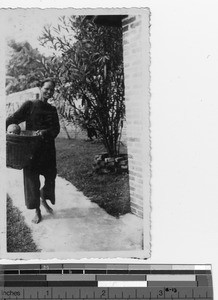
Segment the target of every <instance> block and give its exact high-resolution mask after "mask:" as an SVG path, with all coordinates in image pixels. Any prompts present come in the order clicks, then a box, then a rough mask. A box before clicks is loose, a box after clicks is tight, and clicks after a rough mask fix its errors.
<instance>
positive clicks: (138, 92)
mask: <svg viewBox="0 0 218 300" xmlns="http://www.w3.org/2000/svg"><path fill="white" fill-rule="evenodd" d="M122 28H123V47H124V49H123V55H124V77H125V103H126V119H127V124H126V125H127V128H126V131H127V148H128V156H129V183H130V201H131V210H132V212H133V213H134V214H136V215H138V216H140V217H144V218H145V217H147V218H148V219H149V211H150V209H149V206H150V138H149V98H150V94H149V64H150V59H149V48H150V44H149V10H146V9H145V10H144V13H143V14H140V15H134V16H131V15H129V16H128V17H127V18H125V19H123V21H122Z"/></svg>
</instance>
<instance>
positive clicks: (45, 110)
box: [6, 79, 60, 224]
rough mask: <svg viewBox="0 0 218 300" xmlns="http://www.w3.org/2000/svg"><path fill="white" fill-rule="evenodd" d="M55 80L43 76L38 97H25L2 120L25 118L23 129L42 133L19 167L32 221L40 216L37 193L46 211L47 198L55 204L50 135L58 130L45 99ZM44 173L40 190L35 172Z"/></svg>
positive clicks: (51, 92) (49, 210)
mask: <svg viewBox="0 0 218 300" xmlns="http://www.w3.org/2000/svg"><path fill="white" fill-rule="evenodd" d="M54 88H55V82H54V81H53V80H51V79H46V80H44V81H43V82H42V85H41V97H40V100H34V101H26V102H25V103H24V104H23V105H22V106H21V107H20V108H19V109H18V110H17V111H16V112H15V113H14V114H13V115H12V116H10V117H8V118H7V120H6V127H8V126H9V125H10V124H19V123H21V122H24V121H26V130H35V131H37V134H38V135H40V136H41V137H42V139H41V142H40V144H39V148H38V149H37V152H36V154H35V155H34V157H33V158H32V160H31V163H30V165H28V167H25V168H24V169H23V175H24V195H25V203H26V206H27V208H28V209H35V217H34V218H33V222H34V223H36V224H37V223H39V222H40V221H41V219H42V215H41V210H40V197H41V199H42V204H43V206H44V207H45V209H46V211H47V212H49V213H52V211H53V210H52V208H51V207H50V206H49V205H48V204H47V202H46V199H49V200H50V201H51V203H52V204H55V178H56V175H57V169H56V151H55V142H54V139H55V138H56V136H57V135H58V133H59V132H60V124H59V120H58V115H57V110H56V108H55V107H54V106H52V105H50V104H49V103H48V102H47V101H48V99H49V98H51V97H52V96H53V94H54ZM40 175H43V176H44V177H45V184H44V186H43V188H42V189H41V190H40V179H39V176H40Z"/></svg>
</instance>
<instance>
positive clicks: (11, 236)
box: [7, 196, 39, 252]
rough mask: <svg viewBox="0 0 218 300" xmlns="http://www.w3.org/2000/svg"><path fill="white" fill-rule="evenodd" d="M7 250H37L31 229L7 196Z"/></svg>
mask: <svg viewBox="0 0 218 300" xmlns="http://www.w3.org/2000/svg"><path fill="white" fill-rule="evenodd" d="M7 251H8V252H38V251H39V249H37V247H36V245H35V243H34V242H33V239H32V235H31V231H30V229H29V227H27V225H26V224H25V222H24V217H23V216H22V214H21V212H20V211H19V210H18V209H17V208H16V207H14V206H13V203H12V200H11V198H10V197H9V196H7Z"/></svg>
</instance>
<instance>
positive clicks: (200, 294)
mask: <svg viewBox="0 0 218 300" xmlns="http://www.w3.org/2000/svg"><path fill="white" fill-rule="evenodd" d="M6 299H24V300H30V299H32V300H34V299H36V300H41V299H51V300H54V299H59V300H60V299H62V300H64V299H74V300H77V299H78V300H85V299H90V300H98V299H99V300H100V299H108V300H115V299H120V300H128V299H132V300H133V299H134V300H136V299H143V300H145V299H165V300H167V299H171V300H172V299H186V300H188V299H190V300H194V299H195V300H196V299H201V300H204V299H211V300H213V285H212V271H211V266H210V265H149V264H144V265H142V264H138V265H137V264H132V265H127V264H117V265H116V264H108V265H106V264H19V265H18V264H16V265H12V264H11V265H0V300H6Z"/></svg>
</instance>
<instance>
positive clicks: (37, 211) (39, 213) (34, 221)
mask: <svg viewBox="0 0 218 300" xmlns="http://www.w3.org/2000/svg"><path fill="white" fill-rule="evenodd" d="M41 220H42V215H41V211H40V208H37V209H36V214H35V217H34V218H33V219H32V222H33V223H35V224H38V223H39V222H40V221H41Z"/></svg>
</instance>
